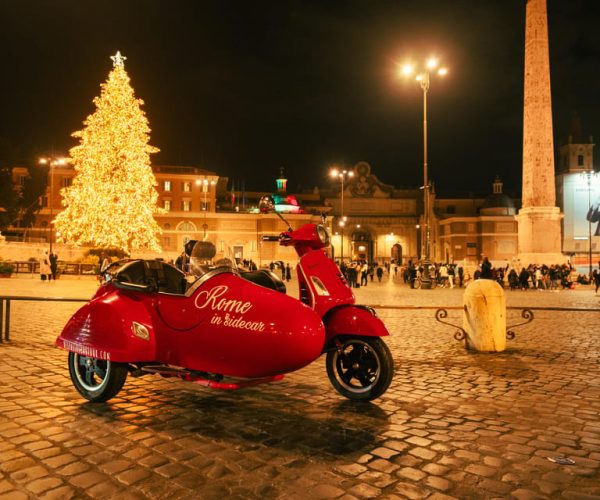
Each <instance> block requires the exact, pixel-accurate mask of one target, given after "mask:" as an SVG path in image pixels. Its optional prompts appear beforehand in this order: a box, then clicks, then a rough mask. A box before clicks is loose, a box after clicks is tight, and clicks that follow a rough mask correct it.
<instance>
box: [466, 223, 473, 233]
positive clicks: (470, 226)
mask: <svg viewBox="0 0 600 500" xmlns="http://www.w3.org/2000/svg"><path fill="white" fill-rule="evenodd" d="M467 232H468V233H474V232H475V224H474V223H472V222H469V223H468V224H467Z"/></svg>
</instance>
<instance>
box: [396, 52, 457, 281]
mask: <svg viewBox="0 0 600 500" xmlns="http://www.w3.org/2000/svg"><path fill="white" fill-rule="evenodd" d="M438 66H439V61H438V60H437V59H436V58H433V57H432V58H429V59H428V60H427V61H426V62H425V67H424V68H423V69H422V70H420V71H418V72H417V75H416V78H415V79H416V81H418V82H419V84H420V85H421V89H422V90H423V227H422V229H421V231H422V233H424V237H423V238H422V240H423V246H424V252H423V253H424V257H425V261H424V262H423V268H424V269H423V276H422V285H421V288H425V289H430V288H431V276H430V275H429V265H430V262H429V259H430V252H431V224H430V220H429V219H430V213H431V207H430V198H431V186H430V183H429V172H428V168H429V165H428V163H427V92H428V91H429V86H430V81H431V80H430V74H431V72H432V71H434V70H437V71H436V73H437V74H438V75H440V76H444V75H446V73H448V70H447V69H446V68H438ZM414 73H415V67H414V66H413V65H412V64H405V65H404V66H402V74H403V75H405V76H410V75H413V74H414Z"/></svg>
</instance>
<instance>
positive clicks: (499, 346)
mask: <svg viewBox="0 0 600 500" xmlns="http://www.w3.org/2000/svg"><path fill="white" fill-rule="evenodd" d="M463 304H464V308H463V309H464V312H463V329H464V330H465V331H466V332H467V338H466V347H467V349H474V350H476V351H484V352H494V351H496V352H500V351H504V350H505V349H506V297H505V296H504V290H503V289H502V287H501V286H500V285H499V284H498V283H496V282H495V281H494V280H487V279H479V280H476V281H473V282H472V283H470V284H469V286H467V288H466V290H465V294H464V296H463Z"/></svg>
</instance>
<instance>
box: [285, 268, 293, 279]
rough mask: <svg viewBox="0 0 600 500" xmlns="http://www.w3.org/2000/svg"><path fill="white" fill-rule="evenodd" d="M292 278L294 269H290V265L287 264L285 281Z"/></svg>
mask: <svg viewBox="0 0 600 500" xmlns="http://www.w3.org/2000/svg"><path fill="white" fill-rule="evenodd" d="M291 279H292V270H291V269H290V265H289V264H286V265H285V281H290V280H291Z"/></svg>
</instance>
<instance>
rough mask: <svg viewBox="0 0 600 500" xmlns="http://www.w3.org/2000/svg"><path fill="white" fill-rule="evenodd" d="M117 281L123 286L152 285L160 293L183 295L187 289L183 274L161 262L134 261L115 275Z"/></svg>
mask: <svg viewBox="0 0 600 500" xmlns="http://www.w3.org/2000/svg"><path fill="white" fill-rule="evenodd" d="M116 279H117V281H119V282H121V283H124V284H127V283H129V284H134V285H153V287H152V290H153V291H158V292H161V293H170V294H175V295H184V294H185V291H186V289H187V286H188V284H187V281H186V279H185V274H183V273H182V272H181V271H180V270H179V269H177V268H176V267H175V266H172V265H171V264H167V263H166V262H163V261H161V260H142V259H139V260H134V261H131V262H128V263H127V264H125V265H124V266H123V268H122V269H121V270H120V271H119V272H118V273H117V276H116Z"/></svg>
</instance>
